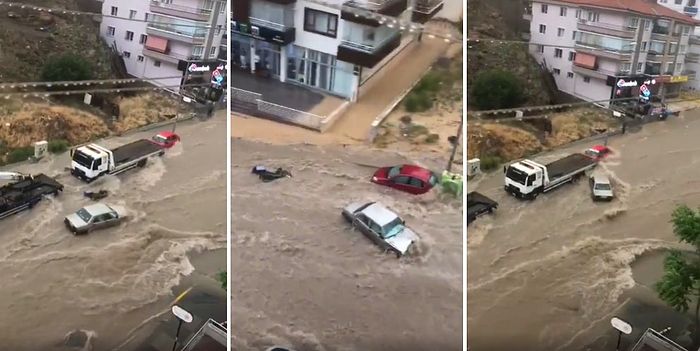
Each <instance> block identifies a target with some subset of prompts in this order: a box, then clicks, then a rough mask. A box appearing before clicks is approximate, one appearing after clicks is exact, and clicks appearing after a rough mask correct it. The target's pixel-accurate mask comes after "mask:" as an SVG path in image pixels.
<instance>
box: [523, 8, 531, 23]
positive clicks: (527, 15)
mask: <svg viewBox="0 0 700 351" xmlns="http://www.w3.org/2000/svg"><path fill="white" fill-rule="evenodd" d="M523 19H524V20H526V21H528V22H530V21H532V7H526V8H525V11H523Z"/></svg>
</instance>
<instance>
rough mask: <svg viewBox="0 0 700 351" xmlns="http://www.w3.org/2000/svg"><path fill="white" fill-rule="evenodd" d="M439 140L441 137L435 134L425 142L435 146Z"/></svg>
mask: <svg viewBox="0 0 700 351" xmlns="http://www.w3.org/2000/svg"><path fill="white" fill-rule="evenodd" d="M438 140H440V135H439V134H435V133H433V134H430V135H428V136H427V137H426V138H425V142H426V143H428V144H435V143H437V141H438Z"/></svg>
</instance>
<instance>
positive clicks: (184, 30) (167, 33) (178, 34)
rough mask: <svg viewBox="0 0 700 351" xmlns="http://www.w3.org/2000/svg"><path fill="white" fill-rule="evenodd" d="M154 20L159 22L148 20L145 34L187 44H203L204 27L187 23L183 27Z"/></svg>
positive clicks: (205, 33) (205, 32) (205, 31)
mask: <svg viewBox="0 0 700 351" xmlns="http://www.w3.org/2000/svg"><path fill="white" fill-rule="evenodd" d="M154 21H156V22H159V23H152V22H149V23H148V26H147V27H146V34H148V35H157V36H159V37H163V38H167V39H172V40H177V41H180V42H184V43H188V44H203V43H204V39H205V37H206V35H207V30H206V29H202V28H194V27H190V25H189V24H188V25H187V27H185V26H178V25H177V24H170V23H162V22H161V21H160V20H157V19H156V20H154Z"/></svg>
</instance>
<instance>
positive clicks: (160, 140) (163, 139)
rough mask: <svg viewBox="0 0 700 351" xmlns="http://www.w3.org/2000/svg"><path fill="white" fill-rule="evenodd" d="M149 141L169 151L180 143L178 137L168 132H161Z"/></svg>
mask: <svg viewBox="0 0 700 351" xmlns="http://www.w3.org/2000/svg"><path fill="white" fill-rule="evenodd" d="M151 141H153V142H154V143H156V144H158V145H160V146H161V147H162V148H164V149H169V148H171V147H173V146H175V144H177V143H178V142H180V136H179V135H177V134H175V133H173V132H168V131H162V132H160V133H158V134H156V135H154V136H153V138H151Z"/></svg>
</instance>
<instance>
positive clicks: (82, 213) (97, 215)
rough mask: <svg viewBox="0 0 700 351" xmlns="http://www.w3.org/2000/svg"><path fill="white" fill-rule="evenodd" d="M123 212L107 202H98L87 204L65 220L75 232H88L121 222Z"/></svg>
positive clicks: (67, 225) (69, 228)
mask: <svg viewBox="0 0 700 351" xmlns="http://www.w3.org/2000/svg"><path fill="white" fill-rule="evenodd" d="M123 218H124V216H123V214H120V213H118V212H117V211H115V210H114V209H113V208H112V207H110V206H109V205H106V204H102V203H97V204H94V205H89V206H85V207H83V208H81V209H79V210H77V211H76V212H75V213H73V214H70V215H68V216H66V218H65V219H64V220H63V222H64V223H65V224H66V227H68V230H70V231H71V232H72V233H73V234H76V235H77V234H87V233H88V232H91V231H93V230H96V229H104V228H108V227H112V226H115V225H118V224H119V223H121V221H122V219H123Z"/></svg>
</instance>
